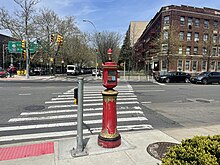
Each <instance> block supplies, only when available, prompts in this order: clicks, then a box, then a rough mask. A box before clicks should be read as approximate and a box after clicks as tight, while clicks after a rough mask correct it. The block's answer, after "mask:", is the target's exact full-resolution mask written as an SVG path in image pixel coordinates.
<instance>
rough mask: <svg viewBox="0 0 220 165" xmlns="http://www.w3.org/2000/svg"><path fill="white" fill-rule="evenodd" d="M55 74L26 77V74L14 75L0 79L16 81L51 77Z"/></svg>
mask: <svg viewBox="0 0 220 165" xmlns="http://www.w3.org/2000/svg"><path fill="white" fill-rule="evenodd" d="M54 77H55V76H29V78H28V79H27V78H26V76H20V75H14V76H13V77H7V78H0V81H18V80H27V81H29V80H45V79H52V78H54Z"/></svg>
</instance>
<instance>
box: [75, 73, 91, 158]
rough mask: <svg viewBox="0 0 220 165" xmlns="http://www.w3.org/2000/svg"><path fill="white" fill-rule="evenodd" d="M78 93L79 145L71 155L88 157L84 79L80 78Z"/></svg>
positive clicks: (77, 139)
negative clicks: (85, 147)
mask: <svg viewBox="0 0 220 165" xmlns="http://www.w3.org/2000/svg"><path fill="white" fill-rule="evenodd" d="M75 89H76V88H75ZM75 89H74V93H75ZM77 91H78V108H77V137H76V141H77V145H76V149H75V148H73V150H71V154H72V156H73V157H79V156H85V155H88V153H87V152H86V151H85V149H84V144H83V77H78V88H77ZM74 96H75V94H74Z"/></svg>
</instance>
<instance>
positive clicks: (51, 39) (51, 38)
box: [50, 34, 55, 42]
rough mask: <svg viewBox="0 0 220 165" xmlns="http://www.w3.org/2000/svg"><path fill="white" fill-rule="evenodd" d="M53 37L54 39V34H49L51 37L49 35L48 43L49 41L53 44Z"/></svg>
mask: <svg viewBox="0 0 220 165" xmlns="http://www.w3.org/2000/svg"><path fill="white" fill-rule="evenodd" d="M54 37H55V35H54V34H51V35H50V41H51V42H54Z"/></svg>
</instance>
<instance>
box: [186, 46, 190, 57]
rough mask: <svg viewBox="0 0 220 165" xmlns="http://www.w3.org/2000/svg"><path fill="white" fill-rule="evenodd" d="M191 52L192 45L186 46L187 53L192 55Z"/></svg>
mask: <svg viewBox="0 0 220 165" xmlns="http://www.w3.org/2000/svg"><path fill="white" fill-rule="evenodd" d="M190 54H191V47H189V46H188V47H187V48H186V55H190Z"/></svg>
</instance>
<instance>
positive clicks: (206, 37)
mask: <svg viewBox="0 0 220 165" xmlns="http://www.w3.org/2000/svg"><path fill="white" fill-rule="evenodd" d="M208 38H209V35H208V34H204V36H203V41H205V42H207V41H208Z"/></svg>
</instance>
